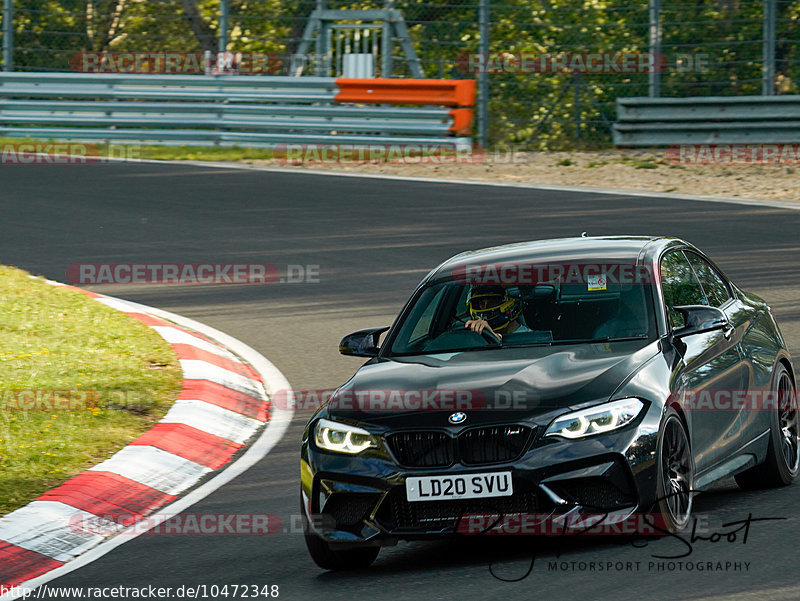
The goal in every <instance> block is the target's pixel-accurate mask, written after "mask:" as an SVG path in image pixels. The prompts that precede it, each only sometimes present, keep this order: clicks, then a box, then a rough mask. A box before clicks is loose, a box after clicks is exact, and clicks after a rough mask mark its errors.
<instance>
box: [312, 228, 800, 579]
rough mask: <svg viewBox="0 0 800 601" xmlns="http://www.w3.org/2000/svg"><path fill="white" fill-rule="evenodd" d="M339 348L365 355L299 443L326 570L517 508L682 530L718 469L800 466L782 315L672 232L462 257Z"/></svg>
mask: <svg viewBox="0 0 800 601" xmlns="http://www.w3.org/2000/svg"><path fill="white" fill-rule="evenodd" d="M387 330H388V333H386V334H385V336H383V334H384V332H386V331H387ZM382 337H383V340H382V341H381V338H382ZM339 351H340V352H341V353H342V354H345V355H352V356H356V357H368V358H369V360H368V361H367V363H365V364H364V365H363V366H362V367H361V368H360V369H359V370H358V371H357V373H356V374H355V375H354V376H353V377H352V378H351V379H350V380H349V381H348V382H346V383H345V384H344V385H343V386H341V387H340V388H339V389H337V391H336V392H335V394H334V395H333V396H332V397H331V400H330V402H329V403H328V404H327V405H326V406H324V407H322V408H321V409H320V410H319V411H317V412H316V413H315V414H314V416H313V417H312V418H311V420H310V421H309V423H308V426H307V427H306V429H305V432H304V435H303V441H302V450H301V481H302V485H301V487H302V490H301V506H302V512H303V515H304V516H305V526H306V542H307V545H308V549H309V552H310V554H311V556H312V558H313V559H314V561H315V562H316V563H317V564H318V565H319V566H321V567H323V568H326V569H352V568H358V567H365V566H368V565H369V564H370V563H372V562H373V561H374V559H375V558H376V556H377V554H378V552H379V549H380V547H381V546H383V545H390V544H394V543H396V542H397V541H398V540H411V539H422V538H431V537H442V536H458V535H460V534H470V533H471V534H479V533H484V532H485V531H486V529H487V528H488V529H492V528H493V529H497V528H498V527H499V526H498V525H502V524H508V523H509V522H508V521H507V520H508V516H528V519H529V520H532V521H529V522H528V523H529V524H535V525H537V526H538V527H539V528H538V529H537V528H531V532H536V533H539V532H540V531H543V530H546V528H544V527H543V526H542V524H544V523H545V522H546V521H548V520H549V521H551V522H555V523H557V524H561V525H563V526H564V527H566V524H568V523H570V522H569V519H568V518H569V517H570V516H584V517H585V516H587V515H602V517H603V520H604V521H606V522H611V521H613V522H614V523H621V522H622V521H624V520H630V519H633V518H635V517H636V516H644V517H645V518H648V519H646V520H645V521H646V522H647V523H648V524H650V525H652V526H653V528H655V529H656V531H659V530H661V531H663V532H678V531H680V530H681V529H683V528H685V527H686V525H687V524H688V522H689V520H690V517H691V514H692V500H693V497H694V495H695V494H697V493H698V492H700V491H702V490H703V489H706V488H708V487H710V486H711V485H712V484H714V483H715V482H717V481H719V480H720V479H721V478H725V477H730V476H734V477H735V478H736V481H737V483H738V484H739V485H740V486H741V487H742V488H748V489H749V488H758V487H773V486H783V485H787V484H789V483H791V482H792V481H793V480H794V479H795V477H796V476H797V473H798V466H799V464H800V446H798V433H799V431H800V428H799V426H800V421H799V418H798V411H797V401H796V394H795V376H794V369H793V367H792V363H791V358H790V356H789V353H788V352H787V350H786V345H785V343H784V340H783V337H782V336H781V333H780V330H779V329H778V325H777V323H776V321H775V319H774V317H773V315H772V311H771V309H770V308H769V306H768V305H767V304H766V303H765V302H764V301H763V300H762V299H760V298H758V297H757V296H755V295H753V294H750V293H747V292H745V291H743V290H741V289H740V288H738V287H737V286H736V285H735V284H733V283H732V282H731V281H730V280H729V279H728V278H727V277H726V276H725V275H724V274H723V273H722V271H721V270H720V269H719V268H718V267H717V266H716V265H715V264H714V263H713V262H712V261H711V260H710V259H708V257H706V256H705V255H704V254H703V253H702V252H701V251H699V250H698V249H697V248H695V247H694V246H692V245H691V244H689V243H687V242H684V241H682V240H679V239H676V238H656V237H622V236H619V237H602V238H586V237H584V238H569V239H560V240H545V241H536V242H526V243H521V244H513V245H509V246H501V247H496V248H489V249H485V250H479V251H471V252H466V253H462V254H460V255H457V256H455V257H453V258H451V259H449V260H448V261H445V262H444V263H442V264H441V265H439V266H438V267H437V268H436V269H434V270H433V271H431V272H430V273H429V274H428V275H427V276H426V277H425V278H424V279H423V280H422V282H421V283H420V284H419V285H418V286H417V288H416V290H415V291H414V293H413V294H412V296H411V298H410V300H409V301H408V302H407V303H406V305H405V307H404V308H403V310H402V312H401V313H400V315H399V317H398V318H397V319H396V321H395V323H394V325H393V326H391V328H387V327H382V328H371V329H365V330H361V331H358V332H355V333H353V334H350V335H348V336H346V337H345V338H344V339H343V340H342V342H341V344H340V347H339ZM486 516H490V517H492V520H491V521H490V522H487V521H486V520H485V518H486ZM530 516H535V517H533V518H531V517H530ZM653 516H656V517H658V518H660V522H659V523H656V522H655V521H653V522H652V523H651V522H650V521H649V518H652V517H653ZM482 518H483V521H482ZM520 523H521V522H516V524H517V525H518V526H519V524H520ZM581 523H585V521H584V522H581ZM473 526H475V527H477V528H478V530H477V531H476V530H475V528H472V530H470V528H471V527H473ZM570 527H572V526H570Z"/></svg>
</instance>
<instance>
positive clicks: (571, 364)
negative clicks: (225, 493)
mask: <svg viewBox="0 0 800 601" xmlns="http://www.w3.org/2000/svg"><path fill="white" fill-rule="evenodd" d="M657 352H658V343H657V342H648V341H646V340H643V341H640V340H637V341H630V342H614V343H593V344H574V345H558V346H555V345H554V346H547V347H527V348H507V349H492V350H485V351H474V352H463V353H453V354H437V355H426V356H415V357H402V358H392V359H385V360H376V361H372V362H370V363H368V364H367V365H365V366H363V367H362V368H361V369H360V370H359V371H358V372H357V373H356V374H355V376H353V378H352V379H351V380H350V381H349V382H347V383H346V384H344V385H343V386H342V387H341V388H339V390H338V391H337V393H336V395H334V397H333V399H332V402H331V403H330V405H329V406H328V408H327V414H328V416H329V417H333V418H341V419H345V420H353V421H358V422H365V423H373V424H376V425H384V426H386V427H391V428H395V427H410V426H415V427H419V426H427V427H433V426H439V427H441V426H447V425H448V420H447V418H448V416H450V415H451V414H452V413H454V412H456V411H462V410H463V412H464V413H466V414H467V420H466V421H465V422H464V425H476V424H481V423H497V422H499V421H507V420H508V421H516V420H520V419H531V420H533V421H534V422H537V423H545V422H548V421H549V420H550V419H552V417H554V416H555V415H558V414H561V413H563V412H564V410H565V409H576V408H580V407H582V406H586V405H591V404H594V403H597V402H603V401H605V400H608V399H609V397H610V396H611V395H612V394H613V393H614V392H615V391H616V390H617V389H618V388H619V387H620V385H621V384H623V383H624V382H625V381H626V380H627V379H628V378H629V377H630V376H631V375H632V374H633V373H634V372H635V371H636V370H637V369H638V368H639V367H641V366H642V365H643V364H644V363H645V362H646V361H647V360H648V359H650V358H651V357H652V356H654V355H655V354H656V353H657Z"/></svg>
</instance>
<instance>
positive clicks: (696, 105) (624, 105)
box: [614, 95, 800, 147]
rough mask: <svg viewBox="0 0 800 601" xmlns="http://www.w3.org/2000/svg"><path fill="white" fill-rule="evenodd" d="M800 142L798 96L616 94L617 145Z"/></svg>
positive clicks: (799, 98)
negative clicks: (651, 96)
mask: <svg viewBox="0 0 800 601" xmlns="http://www.w3.org/2000/svg"><path fill="white" fill-rule="evenodd" d="M798 142H800V96H797V95H785V96H730V97H728V96H724V97H716V96H715V97H695V98H617V121H616V123H614V144H615V145H616V146H639V147H652V146H670V145H674V144H750V143H752V144H792V143H798Z"/></svg>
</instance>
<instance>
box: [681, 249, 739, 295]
mask: <svg viewBox="0 0 800 601" xmlns="http://www.w3.org/2000/svg"><path fill="white" fill-rule="evenodd" d="M686 257H687V258H688V259H689V263H691V264H692V267H694V272H695V273H696V274H697V277H698V278H699V279H700V283H701V284H702V285H703V290H704V291H705V293H706V296H707V297H708V302H709V303H710V304H711V305H712V306H714V307H721V306H722V305H723V304H725V301H727V300H728V299H729V298H730V297H731V294H730V291H729V290H728V286H727V285H726V284H725V281H724V280H723V279H722V277H720V275H719V274H718V273H717V272H716V271H714V268H713V267H711V265H709V264H708V263H707V262H706V261H705V260H704V259H703V258H702V257H700V256H699V255H696V254H694V253H690V252H687V253H686Z"/></svg>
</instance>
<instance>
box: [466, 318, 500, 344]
mask: <svg viewBox="0 0 800 601" xmlns="http://www.w3.org/2000/svg"><path fill="white" fill-rule="evenodd" d="M464 327H465V328H467V329H469V330H472V331H473V332H475V333H476V334H483V331H484V330H489V331H490V332H491V333H492V334H494V335H495V336H497V339H498V340H502V339H503V337H502V336H501V335H500V334H498V333H497V332H495V331H494V330H493V329H492V328H491V327H490V326H489V322H488V321H486V320H485V319H470V320H469V321H468V322H467V323H466V324H464Z"/></svg>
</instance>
